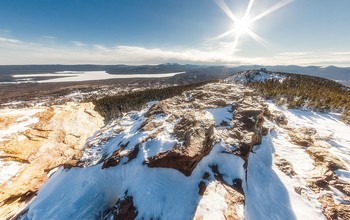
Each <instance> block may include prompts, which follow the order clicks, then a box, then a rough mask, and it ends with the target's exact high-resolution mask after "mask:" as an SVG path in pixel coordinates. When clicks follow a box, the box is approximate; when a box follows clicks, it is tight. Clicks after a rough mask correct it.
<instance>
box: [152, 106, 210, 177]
mask: <svg viewBox="0 0 350 220" xmlns="http://www.w3.org/2000/svg"><path fill="white" fill-rule="evenodd" d="M208 114H209V113H207V112H194V111H190V112H187V113H186V114H185V115H184V116H183V118H182V120H181V121H180V122H179V123H178V124H177V125H176V126H175V128H174V133H175V136H176V137H177V138H178V139H179V140H181V141H182V142H183V145H177V146H175V147H174V148H173V149H171V150H170V151H166V152H161V153H159V154H157V155H155V156H154V157H151V158H148V161H147V162H146V163H147V165H148V166H149V167H167V168H174V169H177V170H179V171H180V172H182V173H183V174H185V175H186V176H189V175H191V173H192V171H193V169H194V168H195V167H196V165H197V164H198V163H199V162H200V161H201V159H202V158H203V157H205V156H206V155H208V154H209V152H210V151H211V149H212V147H213V142H214V139H213V138H214V137H213V129H214V121H213V119H212V118H210V117H209V116H208Z"/></svg>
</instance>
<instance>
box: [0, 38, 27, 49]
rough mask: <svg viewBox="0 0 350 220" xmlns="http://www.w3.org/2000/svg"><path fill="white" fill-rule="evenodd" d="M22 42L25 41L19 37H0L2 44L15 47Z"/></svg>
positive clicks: (0, 43)
mask: <svg viewBox="0 0 350 220" xmlns="http://www.w3.org/2000/svg"><path fill="white" fill-rule="evenodd" d="M22 44H23V41H20V40H17V39H11V38H4V37H0V46H5V47H14V46H20V45H22Z"/></svg>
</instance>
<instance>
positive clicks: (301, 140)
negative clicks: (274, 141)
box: [289, 128, 320, 147]
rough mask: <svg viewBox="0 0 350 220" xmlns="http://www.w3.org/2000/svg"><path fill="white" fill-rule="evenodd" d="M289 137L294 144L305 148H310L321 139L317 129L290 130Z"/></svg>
mask: <svg viewBox="0 0 350 220" xmlns="http://www.w3.org/2000/svg"><path fill="white" fill-rule="evenodd" d="M289 137H290V138H291V141H292V143H294V144H296V145H300V146H303V147H310V146H312V145H313V144H314V142H315V141H316V140H319V139H320V138H319V136H318V135H317V132H316V129H315V128H289Z"/></svg>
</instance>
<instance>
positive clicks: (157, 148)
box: [23, 102, 350, 220]
mask: <svg viewBox="0 0 350 220" xmlns="http://www.w3.org/2000/svg"><path fill="white" fill-rule="evenodd" d="M155 103H156V102H153V103H149V104H148V106H146V107H145V108H144V109H143V110H141V111H138V112H136V111H135V112H129V113H127V114H125V115H124V116H123V117H121V118H119V119H117V121H115V122H112V123H111V124H110V125H108V126H106V127H105V128H103V129H102V130H101V131H100V132H97V133H96V134H95V135H93V136H92V137H91V138H90V139H89V140H88V144H87V146H88V147H86V149H85V150H84V154H83V157H82V161H84V162H85V165H84V168H71V169H62V168H59V169H58V171H57V172H56V173H54V174H52V176H51V178H50V179H49V181H48V182H47V183H46V184H45V185H44V186H43V187H42V188H41V189H40V190H39V192H38V195H37V197H36V198H35V199H34V201H33V202H32V203H31V204H29V206H28V208H29V209H28V212H27V213H26V215H25V216H23V219H39V218H40V219H52V218H57V219H96V218H100V217H101V216H103V214H106V211H107V210H108V209H109V208H111V207H113V206H114V205H115V204H116V202H117V200H118V199H120V198H122V197H123V196H124V195H125V194H124V193H125V192H127V195H128V196H132V197H133V202H134V206H135V207H136V208H137V212H138V215H137V219H170V220H171V219H193V218H194V217H198V218H200V217H201V218H203V219H204V220H205V219H225V217H224V212H225V211H226V210H227V209H228V204H227V203H226V202H225V195H226V194H227V191H226V190H225V186H223V185H222V183H220V182H218V181H217V180H215V178H214V174H213V172H212V170H211V166H212V165H217V167H218V170H219V172H220V173H221V174H222V176H223V179H224V180H225V181H226V182H227V183H232V181H233V180H235V179H242V180H243V182H242V187H243V190H244V193H245V206H243V205H238V206H236V207H235V208H236V210H237V212H238V214H239V216H240V218H242V219H243V218H245V219H247V220H255V219H276V220H277V219H281V220H282V219H283V220H285V219H287V220H288V219H325V217H324V215H323V214H322V207H321V204H320V203H319V201H318V198H319V196H321V195H322V193H331V194H332V196H333V198H335V199H336V201H337V202H339V203H344V201H343V200H342V198H341V197H342V196H343V194H342V193H341V192H340V191H339V190H337V189H335V188H331V190H330V191H322V192H321V193H320V194H316V193H314V192H313V191H312V190H310V189H309V188H308V186H307V178H308V177H310V176H311V175H312V174H313V172H315V166H314V161H313V160H312V159H311V158H310V156H309V155H308V154H307V153H306V152H305V150H306V149H305V148H303V147H301V146H298V145H295V144H292V143H290V140H289V137H288V133H287V132H286V131H285V129H284V128H281V127H279V126H277V125H275V124H274V123H272V122H266V123H270V124H265V125H268V127H274V130H272V131H271V132H269V134H268V135H267V136H264V137H263V139H262V143H261V144H260V145H256V146H254V148H253V152H252V153H251V154H250V156H249V160H248V167H247V174H246V172H245V169H244V163H245V161H244V160H243V159H242V158H240V157H238V156H235V155H232V154H227V153H222V152H224V151H225V149H227V148H234V147H235V146H231V145H228V144H225V143H224V142H223V141H224V140H223V141H220V139H217V142H216V144H215V145H214V146H213V149H212V151H211V152H210V153H209V155H207V156H206V157H204V158H203V159H202V160H201V161H200V162H199V163H198V164H197V166H196V168H195V169H194V170H193V173H192V175H191V176H185V175H183V174H182V173H181V172H179V171H177V170H175V169H170V168H149V167H148V166H147V165H146V164H145V163H144V162H145V161H147V158H149V157H152V156H154V155H156V154H157V153H159V152H164V151H167V150H170V149H172V148H173V147H174V146H175V145H176V144H178V140H176V138H175V137H174V135H173V130H174V126H175V125H176V123H178V120H175V121H171V120H168V119H169V116H167V115H164V114H158V115H156V117H155V118H154V119H152V120H153V121H154V122H156V123H160V124H161V125H160V126H155V127H154V128H152V130H150V131H143V130H142V129H140V126H141V125H142V124H143V123H144V122H145V120H146V116H145V113H146V112H147V111H148V109H149V108H150V107H151V106H152V105H154V104H155ZM268 105H269V108H270V110H279V111H282V112H283V113H284V114H285V115H286V117H287V119H288V121H289V125H291V126H293V127H314V128H315V129H316V130H317V132H319V134H320V135H321V136H322V137H327V140H328V142H329V143H330V144H332V146H333V147H331V148H329V149H328V150H329V151H331V152H332V153H335V155H336V156H338V157H339V158H340V159H341V160H343V161H344V162H345V163H346V164H347V166H348V165H349V163H348V162H349V161H348V159H349V152H348V150H349V146H350V145H349V143H350V138H349V137H347V136H348V135H346V134H350V130H349V127H348V126H346V125H345V124H344V123H342V122H341V121H340V120H339V119H338V115H336V114H323V113H315V112H309V111H300V110H288V109H284V108H280V107H277V106H276V105H274V104H272V103H268ZM206 111H207V114H206V115H205V117H207V118H208V119H209V118H210V119H211V120H212V118H214V120H215V124H216V125H217V126H218V125H220V124H221V122H222V121H227V122H230V120H231V119H232V112H231V107H230V106H227V107H223V108H215V109H207V110H206ZM170 121H171V122H170ZM228 128H229V127H228ZM217 129H218V128H215V129H214V133H215V134H216V135H217V134H219V133H220V132H224V131H225V129H226V128H220V129H218V130H217ZM155 132H159V133H158V134H157V136H156V137H155V138H151V139H147V137H149V135H151V134H152V133H155ZM123 144H127V146H126V147H125V149H124V150H123V151H122V152H121V155H125V154H127V153H128V152H129V151H130V150H132V149H133V148H134V147H135V146H136V145H137V146H139V147H140V151H139V153H138V155H137V157H136V158H135V159H133V160H131V161H130V162H127V159H126V158H124V159H123V160H121V162H120V163H119V165H118V166H114V167H109V168H106V169H102V162H103V160H104V159H105V158H107V157H109V156H111V155H112V154H113V152H114V151H116V150H118V149H120V147H121V146H122V145H123ZM276 155H278V156H279V157H281V158H284V159H286V160H287V161H289V162H290V163H291V165H292V167H293V170H294V171H295V173H296V175H294V176H289V175H286V174H285V173H283V172H282V171H281V170H280V169H279V168H278V167H277V166H276V165H275V160H276V157H275V156H276ZM206 172H207V173H209V177H208V179H206V180H203V174H204V173H206ZM335 173H336V175H338V177H339V178H340V179H341V180H344V181H349V180H350V172H349V171H346V170H337V171H335ZM201 181H205V183H206V184H207V186H208V187H207V194H205V195H203V196H200V195H199V187H198V184H199V183H200V182H201ZM296 187H298V188H300V189H301V192H300V194H299V193H297V192H296V190H295V189H296ZM174 207H176V208H174Z"/></svg>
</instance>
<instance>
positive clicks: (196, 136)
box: [141, 84, 267, 176]
mask: <svg viewBox="0 0 350 220" xmlns="http://www.w3.org/2000/svg"><path fill="white" fill-rule="evenodd" d="M232 103H233V104H232ZM227 106H230V108H231V112H232V113H231V114H232V115H233V118H232V121H231V126H228V125H225V129H220V130H217V129H216V128H215V122H214V121H215V117H218V116H217V115H211V114H209V112H208V111H206V109H212V108H222V107H227ZM189 108H191V110H188V109H189ZM265 111H267V108H266V106H265V105H264V104H263V100H262V99H261V98H259V97H258V96H257V95H256V94H255V93H253V92H252V91H251V90H249V89H247V88H245V87H242V86H240V85H236V84H233V85H230V84H210V85H207V86H203V87H202V89H200V90H197V91H193V93H192V94H191V98H190V99H189V98H188V97H178V96H177V97H174V98H172V99H168V100H163V101H161V102H159V103H158V104H157V105H155V106H153V107H152V108H151V109H150V110H149V111H148V113H146V115H147V117H148V119H147V120H146V121H145V123H143V125H142V126H141V129H143V130H152V129H153V128H154V127H156V124H154V122H153V121H152V120H151V119H152V118H155V117H156V115H157V114H163V115H171V117H169V119H170V120H177V119H178V120H179V122H178V123H177V124H176V125H175V127H174V137H175V138H176V139H177V140H178V141H179V142H180V143H181V144H179V145H176V146H175V147H173V148H172V149H171V150H169V151H165V152H161V153H159V154H157V155H155V156H153V157H150V158H148V159H147V161H146V164H147V165H148V166H149V167H165V168H174V169H177V170H179V171H180V172H182V173H183V174H185V175H186V176H189V175H191V173H192V171H193V169H194V168H195V167H196V165H197V164H198V162H200V161H201V159H202V158H203V157H205V156H206V155H208V153H209V152H210V151H211V149H212V147H213V144H214V143H215V141H216V140H223V141H225V142H226V141H227V142H226V143H227V144H231V145H234V146H236V150H235V151H234V152H226V153H233V154H236V155H239V156H241V157H242V158H244V159H245V160H246V159H247V158H248V156H249V152H250V151H251V150H252V147H253V146H254V145H256V144H259V143H260V142H261V137H262V134H263V128H262V124H263V122H264V118H263V115H264V112H265ZM150 118H151V119H150ZM213 119H214V120H213ZM217 126H223V125H221V124H219V125H217ZM214 130H215V131H216V132H215V135H214Z"/></svg>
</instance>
